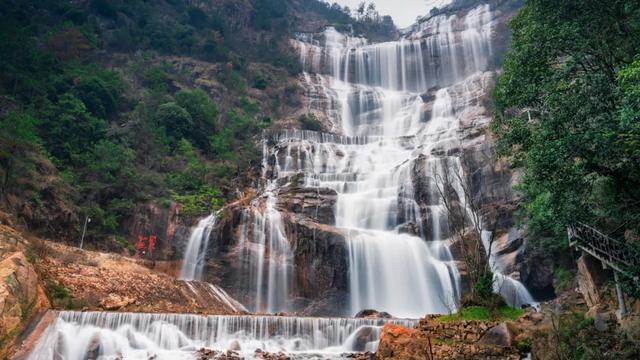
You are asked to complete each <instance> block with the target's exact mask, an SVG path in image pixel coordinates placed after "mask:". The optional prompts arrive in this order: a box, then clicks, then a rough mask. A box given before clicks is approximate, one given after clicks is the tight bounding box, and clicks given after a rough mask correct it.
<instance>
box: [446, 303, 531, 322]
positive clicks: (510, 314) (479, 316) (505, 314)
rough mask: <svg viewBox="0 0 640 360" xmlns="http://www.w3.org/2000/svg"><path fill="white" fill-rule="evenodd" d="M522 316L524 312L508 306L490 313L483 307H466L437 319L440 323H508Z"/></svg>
mask: <svg viewBox="0 0 640 360" xmlns="http://www.w3.org/2000/svg"><path fill="white" fill-rule="evenodd" d="M522 314H524V310H522V309H516V308H512V307H510V306H501V307H500V308H498V309H496V310H494V311H491V310H490V309H488V308H486V307H484V306H468V307H465V308H462V309H461V310H460V311H459V312H457V313H455V314H450V315H443V316H440V317H439V318H438V320H440V321H459V320H467V321H470V320H477V321H509V320H515V319H517V318H519V317H520V316H521V315H522Z"/></svg>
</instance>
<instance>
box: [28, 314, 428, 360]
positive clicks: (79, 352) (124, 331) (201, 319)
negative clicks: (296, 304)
mask: <svg viewBox="0 0 640 360" xmlns="http://www.w3.org/2000/svg"><path fill="white" fill-rule="evenodd" d="M390 322H391V323H396V324H401V325H404V326H415V325H417V321H414V320H384V319H346V318H342V319H338V318H292V317H274V316H200V315H178V314H134V313H105V312H73V311H63V312H61V313H60V314H59V315H58V317H57V319H56V320H55V322H54V323H53V324H52V325H51V326H50V327H49V328H48V329H47V330H46V332H45V334H43V336H42V337H41V338H40V339H39V341H38V343H37V344H36V346H35V348H34V350H33V352H32V353H31V355H30V357H29V359H30V360H49V359H56V358H62V359H67V360H82V359H85V358H87V354H93V355H94V356H95V357H99V358H104V359H115V358H122V359H145V360H146V359H158V360H165V359H166V360H173V359H198V358H201V357H199V356H198V353H197V352H198V351H199V350H200V349H203V348H204V349H212V350H216V351H220V352H226V351H227V350H228V349H234V350H236V351H237V352H238V353H239V355H240V356H241V357H243V358H249V359H253V358H260V357H259V355H258V354H256V353H255V351H256V350H257V349H261V350H262V351H266V352H271V353H278V352H281V351H284V352H286V353H287V354H288V355H289V356H291V357H293V358H305V359H306V358H311V357H321V358H323V359H332V358H335V359H337V358H343V356H341V355H342V354H344V353H351V352H358V351H375V349H376V347H377V342H378V340H379V336H380V328H381V327H382V326H383V325H384V324H386V323H390Z"/></svg>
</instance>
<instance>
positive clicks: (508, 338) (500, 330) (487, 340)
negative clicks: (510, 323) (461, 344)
mask: <svg viewBox="0 0 640 360" xmlns="http://www.w3.org/2000/svg"><path fill="white" fill-rule="evenodd" d="M512 341H513V336H512V334H511V331H510V330H509V327H507V324H504V323H502V324H500V325H497V326H494V327H492V328H491V329H489V330H487V332H486V333H485V334H484V335H483V336H482V338H480V341H478V344H481V345H493V346H500V347H510V346H511V345H512Z"/></svg>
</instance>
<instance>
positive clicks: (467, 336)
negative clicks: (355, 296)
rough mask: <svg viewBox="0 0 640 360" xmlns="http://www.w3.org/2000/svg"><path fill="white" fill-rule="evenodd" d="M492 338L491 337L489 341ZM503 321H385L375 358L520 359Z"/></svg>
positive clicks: (431, 319) (420, 359) (380, 359)
mask: <svg viewBox="0 0 640 360" xmlns="http://www.w3.org/2000/svg"><path fill="white" fill-rule="evenodd" d="M489 338H491V341H489ZM505 339H509V340H510V339H511V335H510V331H509V329H508V328H507V326H506V325H505V324H495V323H491V322H483V321H447V322H444V321H440V320H437V319H435V318H427V319H423V320H422V321H421V322H420V325H419V326H418V327H416V328H414V329H410V328H406V327H403V326H400V325H395V324H387V325H385V326H384V328H383V329H382V336H381V339H380V345H379V346H378V351H377V354H376V359H378V360H383V359H385V360H386V359H403V360H404V359H407V360H413V359H415V360H424V359H429V360H435V359H461V360H462V359H465V360H466V359H514V360H515V359H520V354H519V353H518V350H516V349H515V348H513V347H512V346H511V343H510V341H505Z"/></svg>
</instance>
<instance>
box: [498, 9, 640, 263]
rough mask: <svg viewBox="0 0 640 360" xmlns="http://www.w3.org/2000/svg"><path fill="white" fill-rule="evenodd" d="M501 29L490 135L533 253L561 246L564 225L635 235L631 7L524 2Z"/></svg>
mask: <svg viewBox="0 0 640 360" xmlns="http://www.w3.org/2000/svg"><path fill="white" fill-rule="evenodd" d="M511 27H512V29H513V44H512V50H511V52H510V53H509V55H508V56H507V59H506V63H505V67H504V73H503V74H502V76H501V77H500V79H499V81H498V85H497V88H496V91H495V100H496V105H497V116H496V120H495V122H494V131H495V132H496V134H497V135H498V137H499V148H500V150H501V153H502V154H504V155H511V156H513V158H514V159H515V162H516V164H517V165H519V166H521V167H522V168H523V169H524V177H523V179H522V184H521V187H520V188H521V190H522V193H523V199H524V204H523V214H524V215H525V219H526V222H527V224H528V225H529V228H530V230H532V231H533V232H534V233H535V234H537V235H538V236H537V238H538V239H545V240H538V241H537V242H536V243H537V245H539V247H538V249H544V250H553V251H558V250H560V249H562V248H563V247H565V246H566V226H567V224H570V223H572V222H574V221H583V222H586V223H590V224H594V225H596V226H598V227H599V228H601V229H603V230H604V231H606V232H610V233H614V234H615V235H616V236H618V237H624V238H626V239H627V240H633V239H635V238H637V237H638V229H639V226H640V125H639V124H640V121H639V120H640V100H639V99H640V42H639V41H638V39H640V2H638V1H636V0H566V1H556V0H529V1H527V2H526V6H525V7H524V8H523V9H522V11H521V12H520V13H519V14H518V15H517V16H516V17H515V18H514V19H513V21H512V22H511ZM534 245H536V244H534Z"/></svg>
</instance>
